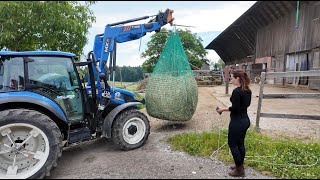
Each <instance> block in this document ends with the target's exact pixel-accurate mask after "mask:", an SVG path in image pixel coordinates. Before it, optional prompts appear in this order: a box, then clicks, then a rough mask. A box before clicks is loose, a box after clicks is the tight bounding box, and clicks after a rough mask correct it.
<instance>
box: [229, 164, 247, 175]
mask: <svg viewBox="0 0 320 180" xmlns="http://www.w3.org/2000/svg"><path fill="white" fill-rule="evenodd" d="M228 174H229V176H233V177H244V176H245V172H244V167H243V165H242V166H236V167H235V169H234V170H232V171H230V172H229V173H228Z"/></svg>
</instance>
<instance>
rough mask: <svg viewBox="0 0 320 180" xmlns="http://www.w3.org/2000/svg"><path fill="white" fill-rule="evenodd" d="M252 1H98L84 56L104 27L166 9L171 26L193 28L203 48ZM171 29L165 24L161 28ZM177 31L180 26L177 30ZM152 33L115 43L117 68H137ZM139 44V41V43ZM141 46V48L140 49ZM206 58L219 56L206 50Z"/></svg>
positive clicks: (215, 58) (214, 59) (217, 57)
mask: <svg viewBox="0 0 320 180" xmlns="http://www.w3.org/2000/svg"><path fill="white" fill-rule="evenodd" d="M255 2H256V1H98V2H97V3H96V4H95V5H92V6H91V9H92V10H93V12H94V15H95V16H96V22H95V23H94V24H93V25H92V27H91V28H90V29H89V34H88V39H89V41H88V44H87V45H86V46H85V48H84V54H87V53H88V52H89V51H91V50H92V49H93V42H94V37H95V35H96V34H101V33H103V32H104V28H105V26H106V25H107V24H110V23H114V22H119V21H124V20H128V19H133V18H138V17H142V16H151V15H155V14H157V13H158V12H159V11H163V12H164V11H165V10H166V9H167V8H169V9H172V10H174V13H173V17H174V18H175V20H174V23H175V24H181V25H188V26H195V27H196V28H189V29H190V30H191V32H192V33H197V35H198V36H199V37H201V38H202V40H203V42H202V44H203V46H204V47H206V46H207V45H208V44H209V43H210V42H211V41H212V40H213V39H214V38H215V37H216V36H218V35H219V34H220V33H221V32H222V31H223V30H225V29H226V28H227V27H228V26H229V25H231V24H232V23H233V22H234V21H235V20H236V19H237V18H239V17H240V16H241V15H242V14H243V13H244V12H245V11H247V10H248V9H249V8H250V7H251V6H252V5H253V4H254V3H255ZM149 20H150V19H146V20H141V21H137V22H134V23H130V24H144V23H147V22H148V21H149ZM164 27H165V28H167V29H172V28H173V27H171V26H170V25H169V24H167V25H165V26H164ZM177 28H181V27H177ZM154 33H155V32H150V33H147V35H146V36H144V37H142V39H138V40H134V41H129V42H125V43H119V44H118V46H117V65H118V66H141V65H142V63H143V62H144V61H145V59H141V58H140V55H141V53H142V52H143V51H144V50H145V49H146V48H147V46H146V44H147V42H148V41H149V40H150V36H151V35H152V34H154ZM140 41H141V42H140ZM140 43H141V46H140ZM139 47H140V50H139ZM207 51H208V55H207V58H208V59H209V60H210V61H217V60H218V59H219V56H218V55H217V53H216V52H215V51H214V50H207Z"/></svg>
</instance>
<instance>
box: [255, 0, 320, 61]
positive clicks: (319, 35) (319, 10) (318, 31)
mask: <svg viewBox="0 0 320 180" xmlns="http://www.w3.org/2000/svg"><path fill="white" fill-rule="evenodd" d="M309 2H310V1H309ZM319 18H320V3H319V1H315V2H310V3H303V1H302V2H301V5H300V10H299V23H298V28H295V21H296V12H295V11H292V12H290V13H289V14H288V16H285V17H283V18H281V19H278V20H277V21H275V22H273V23H271V24H270V25H268V26H266V27H264V28H261V29H259V30H258V32H257V39H256V58H260V57H266V56H279V55H284V54H288V53H295V52H300V51H309V50H311V49H313V48H316V47H319V46H320V19H319Z"/></svg>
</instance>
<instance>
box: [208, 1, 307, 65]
mask: <svg viewBox="0 0 320 180" xmlns="http://www.w3.org/2000/svg"><path fill="white" fill-rule="evenodd" d="M305 2H307V1H305ZM296 3H297V2H296V1H258V2H256V3H255V4H254V5H252V6H251V7H250V8H249V9H248V10H247V11H246V12H245V13H244V14H242V15H241V16H240V17H239V18H238V19H237V20H236V21H234V22H233V23H232V24H231V25H230V26H229V27H228V28H227V29H225V30H224V31H223V32H222V33H221V34H219V35H218V36H217V37H216V38H215V39H214V40H213V41H212V42H211V43H209V45H207V46H206V47H205V49H213V50H215V51H216V53H217V54H218V55H219V56H220V57H221V59H222V60H223V61H224V62H225V63H227V62H232V61H236V60H241V59H244V58H246V57H247V56H250V55H253V54H254V53H255V45H256V34H257V31H258V29H260V28H262V27H265V26H267V25H268V24H270V23H272V22H274V21H276V20H277V19H279V18H281V17H284V16H286V15H288V14H289V13H290V12H291V11H294V10H295V8H296Z"/></svg>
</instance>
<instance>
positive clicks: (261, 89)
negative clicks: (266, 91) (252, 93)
mask: <svg viewBox="0 0 320 180" xmlns="http://www.w3.org/2000/svg"><path fill="white" fill-rule="evenodd" d="M265 79H266V73H265V72H262V73H261V80H260V91H259V101H258V110H257V117H256V129H255V130H256V132H258V133H260V131H261V129H260V126H259V122H260V113H261V105H262V98H263V87H264V82H265Z"/></svg>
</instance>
